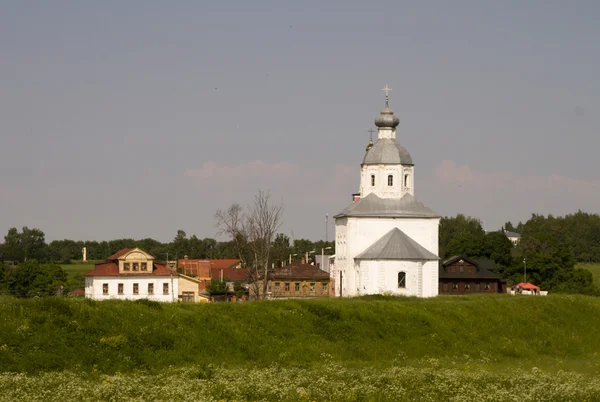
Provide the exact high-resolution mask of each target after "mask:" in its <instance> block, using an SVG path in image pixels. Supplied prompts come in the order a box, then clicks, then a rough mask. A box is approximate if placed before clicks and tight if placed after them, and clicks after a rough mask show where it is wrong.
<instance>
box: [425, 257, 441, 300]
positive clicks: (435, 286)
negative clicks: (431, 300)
mask: <svg viewBox="0 0 600 402" xmlns="http://www.w3.org/2000/svg"><path fill="white" fill-rule="evenodd" d="M439 276H440V270H439V261H427V262H426V263H425V264H423V294H422V296H423V297H433V296H437V295H438V294H439V293H440V289H439V287H440V279H439Z"/></svg>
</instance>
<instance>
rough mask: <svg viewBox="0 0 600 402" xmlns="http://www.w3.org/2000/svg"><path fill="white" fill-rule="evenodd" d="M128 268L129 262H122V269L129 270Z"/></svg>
mask: <svg viewBox="0 0 600 402" xmlns="http://www.w3.org/2000/svg"><path fill="white" fill-rule="evenodd" d="M130 270H131V268H130V267H129V263H128V262H126V263H124V264H123V271H130Z"/></svg>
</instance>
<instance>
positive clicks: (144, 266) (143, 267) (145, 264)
mask: <svg viewBox="0 0 600 402" xmlns="http://www.w3.org/2000/svg"><path fill="white" fill-rule="evenodd" d="M147 270H148V263H146V262H142V271H147Z"/></svg>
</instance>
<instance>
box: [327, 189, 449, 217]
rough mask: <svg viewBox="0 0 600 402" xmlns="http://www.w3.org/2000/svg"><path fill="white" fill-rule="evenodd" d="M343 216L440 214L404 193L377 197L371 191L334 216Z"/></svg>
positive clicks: (423, 215)
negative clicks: (391, 196) (395, 196)
mask: <svg viewBox="0 0 600 402" xmlns="http://www.w3.org/2000/svg"><path fill="white" fill-rule="evenodd" d="M345 216H370V217H390V218H398V217H402V218H439V217H440V215H439V214H438V213H437V212H435V211H433V210H432V209H431V208H428V207H426V206H425V205H423V203H422V202H420V201H418V200H417V199H416V198H415V197H414V196H412V195H410V194H405V195H404V196H403V197H402V198H400V199H397V198H379V197H378V196H376V195H375V193H371V194H369V195H367V196H366V197H364V198H361V199H360V200H358V201H356V202H353V203H352V204H350V205H349V206H348V207H346V209H344V210H343V211H342V212H340V213H339V214H337V215H335V216H334V218H336V219H337V218H342V217H345Z"/></svg>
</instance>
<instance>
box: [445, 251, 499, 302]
mask: <svg viewBox="0 0 600 402" xmlns="http://www.w3.org/2000/svg"><path fill="white" fill-rule="evenodd" d="M494 270H495V264H494V263H493V261H490V260H474V259H471V258H467V257H465V256H463V255H458V256H454V257H451V258H448V259H447V260H446V261H444V262H442V263H441V264H440V267H439V293H440V294H447V295H464V294H472V293H504V292H506V282H505V281H504V280H503V279H502V277H501V276H500V275H498V274H497V273H495V272H493V271H494Z"/></svg>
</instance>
